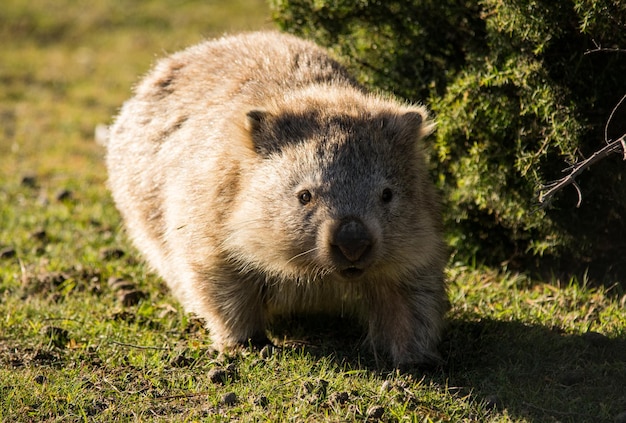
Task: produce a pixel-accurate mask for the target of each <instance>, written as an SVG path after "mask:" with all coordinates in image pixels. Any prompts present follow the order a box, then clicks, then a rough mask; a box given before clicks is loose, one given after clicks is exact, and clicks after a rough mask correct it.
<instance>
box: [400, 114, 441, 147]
mask: <svg viewBox="0 0 626 423" xmlns="http://www.w3.org/2000/svg"><path fill="white" fill-rule="evenodd" d="M399 119H400V120H401V127H402V129H403V132H405V131H406V132H405V134H406V135H407V136H408V137H409V138H413V139H414V140H415V139H422V138H424V137H425V136H427V135H430V134H431V133H432V132H433V130H434V129H435V124H434V123H433V122H432V121H431V120H430V119H429V116H428V111H427V110H426V108H425V107H421V106H417V107H412V108H411V109H410V110H408V111H406V112H405V113H403V114H402V115H400V116H399Z"/></svg>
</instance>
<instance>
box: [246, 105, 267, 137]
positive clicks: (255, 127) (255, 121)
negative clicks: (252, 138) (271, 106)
mask: <svg viewBox="0 0 626 423" xmlns="http://www.w3.org/2000/svg"><path fill="white" fill-rule="evenodd" d="M268 116H269V112H267V111H265V110H262V109H253V110H250V111H249V112H248V113H246V129H247V130H248V132H250V134H252V135H254V133H255V132H258V131H261V130H262V127H263V124H264V123H265V122H266V121H267V118H268Z"/></svg>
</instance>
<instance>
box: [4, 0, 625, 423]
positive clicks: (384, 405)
mask: <svg viewBox="0 0 626 423" xmlns="http://www.w3.org/2000/svg"><path fill="white" fill-rule="evenodd" d="M87 4H88V6H87ZM268 17H269V11H268V9H267V6H266V5H265V4H264V3H263V2H261V1H260V0H231V1H228V2H226V1H204V2H197V1H185V2H174V1H144V2H138V1H133V2H124V3H121V2H113V1H105V0H98V1H94V2H89V3H84V6H81V5H80V4H78V3H77V2H72V1H69V0H57V1H54V2H52V1H45V0H33V1H31V2H23V1H19V0H5V1H4V2H3V6H2V8H0V57H2V60H0V420H1V421H6V422H29V421H49V422H52V421H203V420H204V421H227V420H241V421H363V420H368V419H369V420H376V419H379V420H382V421H416V422H417V421H419V422H430V421H450V422H458V421H490V422H544V421H547V422H550V421H555V422H556V421H568V422H569V421H571V422H583V421H590V422H592V421H593V422H611V421H622V422H623V421H626V417H624V415H623V414H622V415H621V416H620V413H624V412H625V411H626V329H625V328H626V311H625V310H626V304H625V303H626V296H625V292H624V288H623V287H624V281H614V282H615V284H604V285H602V284H594V283H592V282H591V281H586V280H584V279H582V280H576V279H571V280H561V279H559V278H556V277H553V278H550V279H549V280H546V281H540V280H535V279H531V278H529V277H526V276H522V275H518V274H513V273H507V272H506V271H505V270H503V269H499V270H493V269H486V268H483V267H481V266H477V265H473V266H466V265H462V264H456V263H451V265H450V266H449V270H448V276H449V280H450V300H451V310H450V313H449V316H448V321H449V327H448V330H447V332H446V337H445V340H444V342H443V343H442V345H441V352H442V354H443V356H444V358H445V363H444V364H443V365H442V366H441V367H440V368H436V369H428V370H419V369H415V370H413V371H410V372H407V373H402V374H401V373H398V372H396V371H394V370H392V369H388V368H385V367H378V366H376V364H375V363H374V361H373V357H372V356H371V354H370V353H369V352H368V351H367V350H362V349H361V348H360V347H359V341H360V334H359V333H358V332H357V331H355V330H354V329H352V325H351V324H350V322H336V321H329V320H326V319H320V320H313V319H309V320H306V319H305V320H302V321H297V322H289V324H283V325H277V327H275V328H274V329H273V331H274V332H273V333H274V335H275V337H276V338H277V339H279V340H280V339H285V343H284V348H282V349H280V350H270V349H265V350H262V351H241V352H238V353H235V354H233V355H231V356H227V357H218V356H216V355H215V354H214V353H213V352H212V350H211V345H210V340H209V337H208V334H207V333H206V331H205V330H204V329H203V328H202V326H201V325H200V324H199V322H198V321H197V320H195V319H193V318H192V317H190V316H188V315H186V314H184V313H183V312H182V310H181V308H180V306H179V305H178V304H177V303H176V302H175V300H174V299H173V298H172V297H171V296H170V294H169V293H168V291H167V290H166V289H165V287H164V285H163V284H162V283H161V282H160V281H159V280H158V278H156V277H155V276H154V275H153V274H151V273H150V272H148V271H147V269H146V267H145V266H144V264H143V263H142V261H141V260H140V259H139V256H138V254H137V252H136V251H135V250H134V249H133V248H132V247H131V246H130V245H129V243H128V240H127V239H126V238H125V236H124V233H123V231H122V229H121V226H120V218H119V215H118V214H117V212H116V210H115V208H114V206H113V203H112V201H111V198H110V196H109V194H108V192H107V190H106V188H105V180H106V175H105V169H104V164H103V154H104V152H103V149H102V147H101V146H99V145H97V144H96V143H95V142H94V139H93V133H94V128H95V126H96V125H97V124H99V123H109V122H110V121H111V119H112V116H114V115H115V113H116V111H117V110H118V108H119V107H120V105H121V104H122V102H123V101H124V100H125V99H126V98H128V96H129V94H130V87H131V86H132V85H133V83H135V82H136V81H137V79H138V77H139V76H140V75H141V74H143V73H145V72H146V71H147V69H148V68H149V66H150V64H151V63H153V62H154V60H155V58H157V57H159V56H162V55H164V54H166V53H168V52H173V51H176V50H178V49H180V48H182V47H185V46H187V45H189V44H192V43H194V42H197V41H199V40H201V39H203V38H205V37H210V36H213V35H219V34H221V33H223V32H225V31H229V32H232V31H238V30H241V29H253V28H262V27H271V26H272V25H271V23H270V21H269V18H268ZM620 282H621V283H620ZM329 328H332V329H329ZM620 419H621V420H620Z"/></svg>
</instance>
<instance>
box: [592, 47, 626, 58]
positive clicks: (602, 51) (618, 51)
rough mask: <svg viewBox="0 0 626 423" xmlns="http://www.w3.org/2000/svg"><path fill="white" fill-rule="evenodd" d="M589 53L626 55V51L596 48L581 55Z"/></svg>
mask: <svg viewBox="0 0 626 423" xmlns="http://www.w3.org/2000/svg"><path fill="white" fill-rule="evenodd" d="M591 53H626V49H623V48H603V47H597V48H594V49H593V50H587V51H586V52H584V53H583V54H584V55H585V56H586V55H588V54H591Z"/></svg>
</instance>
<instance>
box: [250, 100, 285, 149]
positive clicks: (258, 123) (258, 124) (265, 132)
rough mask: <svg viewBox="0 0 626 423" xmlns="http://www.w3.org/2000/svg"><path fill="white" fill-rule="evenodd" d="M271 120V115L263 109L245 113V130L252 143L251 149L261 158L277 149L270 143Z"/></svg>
mask: <svg viewBox="0 0 626 423" xmlns="http://www.w3.org/2000/svg"><path fill="white" fill-rule="evenodd" d="M271 119H272V114H271V113H270V112H268V111H266V110H263V109H252V110H250V111H249V112H248V113H246V123H245V128H246V131H248V136H249V137H250V139H251V141H252V147H253V148H254V150H255V151H256V152H257V153H259V154H261V155H263V156H267V155H268V154H270V153H271V152H273V151H275V150H277V149H278V147H277V146H276V145H274V144H273V143H272V140H273V136H272V135H271V122H270V120H271Z"/></svg>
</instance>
